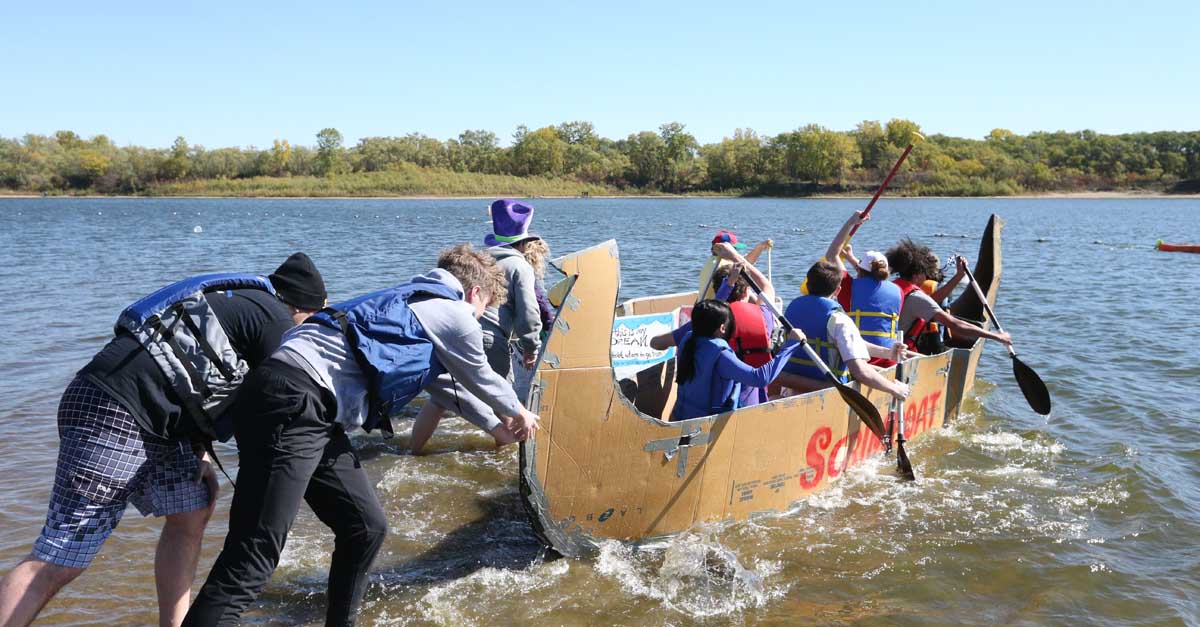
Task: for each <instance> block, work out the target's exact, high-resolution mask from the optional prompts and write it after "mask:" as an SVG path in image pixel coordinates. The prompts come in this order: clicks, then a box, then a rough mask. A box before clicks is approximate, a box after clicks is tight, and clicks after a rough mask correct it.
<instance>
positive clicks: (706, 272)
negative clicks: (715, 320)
mask: <svg viewBox="0 0 1200 627" xmlns="http://www.w3.org/2000/svg"><path fill="white" fill-rule="evenodd" d="M723 244H724V245H728V246H731V247H733V249H734V250H736V251H737V252H738V253H742V252H744V251H745V250H746V245H745V244H743V243H741V242H739V241H738V237H737V235H735V234H734V233H733V231H726V230H724V229H722V230H720V231H717V234H716V236H714V237H713V238H712V248H711V249H710V250H711V251H712V256H711V257H709V259H708V261H707V262H705V264H704V267H702V268H700V285H699V287H698V288H696V293H697V296H696V300H697V301H701V300H704V299H706V298H713V296H714V295H715V294H716V291H717V286H719V285H720V282H718V281H717V280H716V278H715V276H716V275H715V273H716V272H717V270H719V269H720V268H722V267H724V266H727V265H729V264H730V263H732V261H731V260H730V259H729V258H728V256H722V255H721V254H720V253H718V252H717V249H718V247H719V246H721V245H723ZM774 245H775V242H774V241H773V240H769V239H766V240H763V241H761V242H759V243H758V244H757V245H755V246H754V249H753V250H751V251H750V252H749V253H746V256H745V259H746V261H748V262H749V263H750V264H751V265H753V264H756V263H758V258H759V257H760V256H761V255H762V254H763V252H764V251H766V250H767V249H769V248H771V247H772V246H774Z"/></svg>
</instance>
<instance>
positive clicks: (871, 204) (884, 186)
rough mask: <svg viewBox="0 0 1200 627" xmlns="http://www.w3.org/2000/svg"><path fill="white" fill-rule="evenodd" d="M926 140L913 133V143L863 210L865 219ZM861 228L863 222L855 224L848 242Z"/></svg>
mask: <svg viewBox="0 0 1200 627" xmlns="http://www.w3.org/2000/svg"><path fill="white" fill-rule="evenodd" d="M924 140H925V136H924V135H922V134H920V133H913V138H912V141H910V142H909V143H908V147H906V148H905V149H904V152H902V153H900V158H899V159H897V160H896V164H895V165H893V166H892V170H891V171H890V172H888V175H887V178H885V179H883V183H880V184H879V189H877V190H875V195H874V196H872V197H871V202H869V203H867V208H866V209H863V213H862V215H863V217H864V218H866V217H867V216H868V215H869V214H870V213H871V209H874V208H875V201H877V200H879V196H880V195H882V194H883V190H885V189H887V186H888V183H891V182H892V177H893V176H896V172H899V171H900V166H901V165H903V164H904V160H905V159H907V158H908V153H910V152H912V149H913V146H916V145H917V142H919V141H924ZM860 226H862V223H861V222H860V223H858V224H855V225H854V228H852V229H850V237H849V238H847V241H849V239H850V238H853V237H854V234H855V233H857V232H858V227H860Z"/></svg>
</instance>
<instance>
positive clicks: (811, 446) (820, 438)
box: [800, 427, 833, 490]
mask: <svg viewBox="0 0 1200 627" xmlns="http://www.w3.org/2000/svg"><path fill="white" fill-rule="evenodd" d="M831 440H833V430H832V429H830V428H829V427H821V428H820V429H817V431H816V433H814V434H813V435H812V437H811V438H809V439H808V448H807V449H805V452H804V461H805V462H807V463H808V467H809V468H810V469H812V470H813V472H814V474H813V477H812V479H809V478H808V473H807V472H802V473H800V487H801V488H804V489H805V490H808V489H811V488H815V487H816V486H817V484H818V483H821V478H822V477H823V476H824V475H825V456H824V455H823V450H824V449H825V447H827V446H829V442H830V441H831Z"/></svg>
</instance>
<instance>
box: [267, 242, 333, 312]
mask: <svg viewBox="0 0 1200 627" xmlns="http://www.w3.org/2000/svg"><path fill="white" fill-rule="evenodd" d="M267 278H268V279H270V280H271V285H272V286H273V287H274V288H275V293H276V294H278V295H279V298H280V300H282V301H283V302H285V303H287V304H289V305H291V306H293V307H295V308H297V309H306V310H311V311H316V310H318V309H321V308H322V307H324V306H325V301H326V299H327V298H328V294H326V293H325V280H324V279H322V278H321V273H320V272H318V271H317V266H316V265H314V264H313V262H312V259H309V258H308V255H306V254H304V253H294V254H293V255H292V256H291V257H288V258H287V261H285V262H283V265H281V266H279V268H278V269H276V270H275V273H274V274H272V275H271V276H269V277H267Z"/></svg>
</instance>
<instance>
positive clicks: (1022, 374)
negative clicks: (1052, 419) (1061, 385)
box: [1012, 355, 1050, 416]
mask: <svg viewBox="0 0 1200 627" xmlns="http://www.w3.org/2000/svg"><path fill="white" fill-rule="evenodd" d="M1012 362H1013V376H1014V377H1016V379H1017V385H1019V386H1021V393H1022V394H1024V395H1025V400H1026V401H1028V402H1029V406H1030V407H1032V408H1033V411H1036V412H1037V413H1039V414H1041V415H1043V416H1048V415H1050V390H1048V389H1046V384H1045V383H1043V382H1042V378H1041V377H1039V376H1038V374H1037V373H1036V372H1034V371H1033V368H1030V367H1029V366H1026V365H1025V362H1023V361H1021V360H1020V359H1017V356H1016V355H1013V356H1012Z"/></svg>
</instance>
